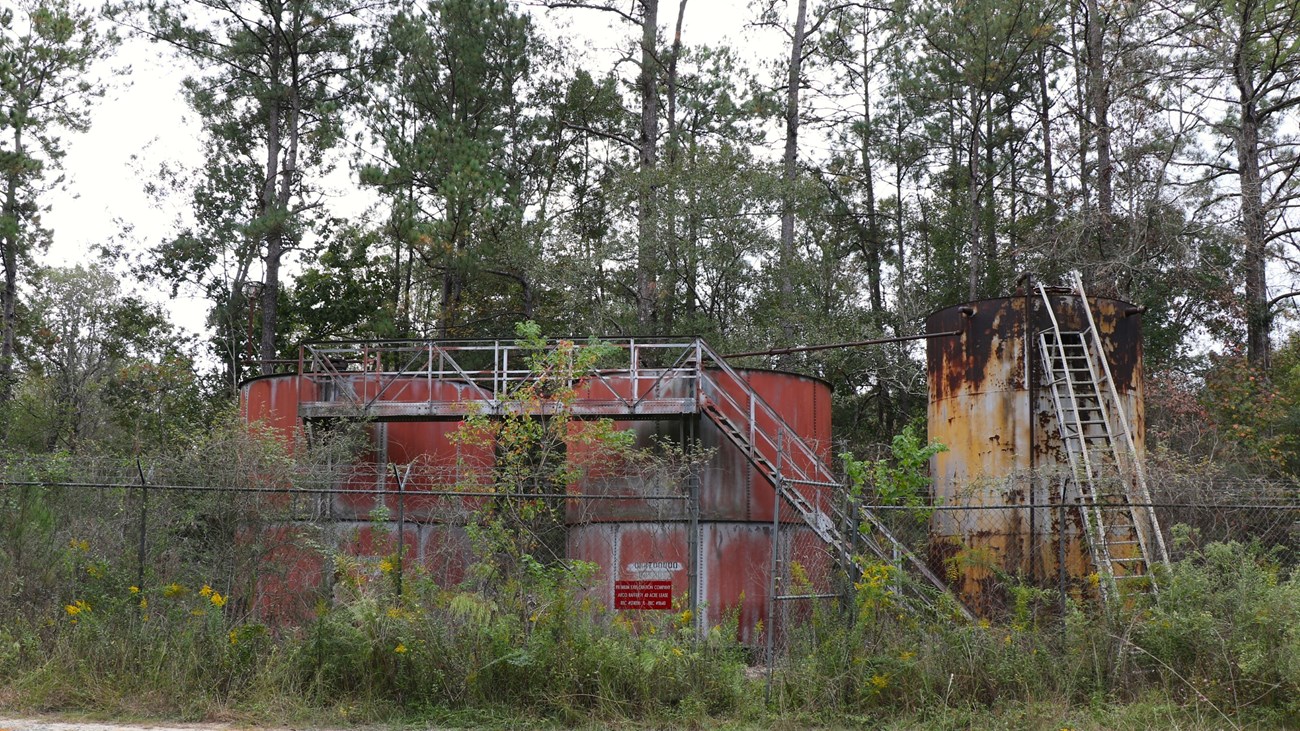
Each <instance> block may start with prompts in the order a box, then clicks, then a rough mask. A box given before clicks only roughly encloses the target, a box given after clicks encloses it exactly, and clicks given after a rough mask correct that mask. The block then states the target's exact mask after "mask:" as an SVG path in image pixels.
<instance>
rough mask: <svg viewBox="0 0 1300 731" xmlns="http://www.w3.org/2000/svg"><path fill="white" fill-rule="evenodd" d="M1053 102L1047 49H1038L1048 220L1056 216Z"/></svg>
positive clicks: (1044, 180) (1039, 116) (1039, 117)
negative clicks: (1048, 87)
mask: <svg viewBox="0 0 1300 731" xmlns="http://www.w3.org/2000/svg"><path fill="white" fill-rule="evenodd" d="M1051 112H1052V102H1051V98H1050V97H1048V95H1047V51H1045V50H1043V49H1039V51H1038V126H1039V129H1041V130H1042V134H1043V191H1044V194H1045V195H1046V196H1047V206H1048V212H1049V215H1048V220H1049V221H1050V220H1055V218H1056V176H1055V174H1054V173H1053V172H1052V116H1051Z"/></svg>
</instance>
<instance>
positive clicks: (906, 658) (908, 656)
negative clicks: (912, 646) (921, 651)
mask: <svg viewBox="0 0 1300 731" xmlns="http://www.w3.org/2000/svg"><path fill="white" fill-rule="evenodd" d="M915 657H916V653H915V652H912V651H911V650H907V651H906V652H904V653H903V654H901V655H899V656H898V659H899V660H902V661H903V662H908V661H910V660H912V659H913V658H915Z"/></svg>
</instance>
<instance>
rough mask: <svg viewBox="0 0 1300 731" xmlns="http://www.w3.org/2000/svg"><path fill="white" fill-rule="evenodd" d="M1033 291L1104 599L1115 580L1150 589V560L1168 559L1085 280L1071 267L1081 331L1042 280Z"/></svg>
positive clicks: (1048, 378)
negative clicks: (1070, 325) (1064, 319)
mask: <svg viewBox="0 0 1300 731" xmlns="http://www.w3.org/2000/svg"><path fill="white" fill-rule="evenodd" d="M1038 294H1039V297H1040V298H1041V300H1042V305H1043V308H1044V310H1045V311H1046V312H1047V315H1048V318H1049V320H1050V323H1051V326H1050V327H1048V328H1047V329H1045V330H1042V331H1040V332H1039V333H1038V352H1039V354H1040V356H1041V358H1042V365H1043V374H1044V383H1045V384H1046V385H1047V386H1048V388H1049V390H1050V391H1051V395H1052V404H1053V406H1054V407H1055V411H1056V420H1057V424H1058V427H1059V428H1060V433H1061V441H1062V443H1063V445H1064V448H1065V451H1066V454H1067V456H1068V458H1069V463H1070V472H1071V480H1072V482H1073V483H1074V485H1075V486H1076V487H1077V489H1078V494H1079V504H1080V510H1081V512H1082V513H1083V520H1084V529H1085V532H1086V538H1087V545H1088V550H1089V553H1090V555H1091V558H1092V564H1093V567H1094V570H1095V571H1096V572H1097V576H1098V588H1099V590H1100V592H1101V596H1102V599H1103V601H1112V600H1115V599H1118V598H1119V597H1120V596H1121V585H1122V584H1125V583H1128V582H1135V581H1138V582H1143V583H1145V584H1147V585H1149V587H1150V588H1151V589H1152V590H1154V589H1155V588H1156V586H1155V580H1154V577H1153V576H1152V571H1151V569H1152V566H1153V565H1154V564H1155V563H1164V564H1167V563H1168V562H1169V557H1168V552H1167V551H1166V549H1165V544H1164V537H1163V536H1162V535H1161V533H1160V525H1159V523H1158V522H1157V520H1156V514H1155V511H1154V510H1153V509H1152V507H1151V498H1150V493H1149V492H1148V490H1147V485H1146V476H1145V474H1144V473H1143V469H1142V463H1141V461H1140V459H1139V456H1138V454H1137V447H1136V444H1135V442H1134V440H1133V430H1132V427H1131V426H1130V424H1129V419H1128V414H1127V412H1126V410H1125V409H1124V405H1123V403H1122V402H1121V401H1120V398H1119V392H1118V390H1117V389H1116V387H1115V383H1114V378H1113V376H1112V374H1111V369H1110V364H1109V362H1108V361H1107V360H1106V357H1105V350H1104V348H1103V344H1102V340H1101V337H1100V335H1099V333H1098V332H1097V324H1096V322H1095V321H1094V319H1093V315H1092V308H1091V306H1090V305H1089V304H1088V298H1087V293H1086V292H1085V291H1084V287H1083V279H1082V277H1081V276H1080V275H1079V273H1078V272H1072V273H1071V292H1070V294H1071V295H1072V296H1074V297H1077V298H1078V301H1079V302H1080V303H1081V307H1082V310H1083V313H1084V323H1083V329H1081V330H1063V329H1062V327H1061V323H1060V319H1059V318H1058V317H1057V313H1056V310H1055V309H1054V308H1053V305H1052V299H1051V296H1050V295H1049V294H1048V291H1047V288H1046V287H1044V286H1043V284H1042V283H1041V282H1039V283H1038Z"/></svg>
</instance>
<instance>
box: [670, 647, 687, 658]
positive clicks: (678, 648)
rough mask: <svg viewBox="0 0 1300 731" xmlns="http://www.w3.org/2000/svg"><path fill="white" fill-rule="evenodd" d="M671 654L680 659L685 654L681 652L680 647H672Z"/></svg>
mask: <svg viewBox="0 0 1300 731" xmlns="http://www.w3.org/2000/svg"><path fill="white" fill-rule="evenodd" d="M673 654H674V655H676V656H677V657H681V656H682V655H685V654H686V653H684V652H682V648H680V647H674V648H673Z"/></svg>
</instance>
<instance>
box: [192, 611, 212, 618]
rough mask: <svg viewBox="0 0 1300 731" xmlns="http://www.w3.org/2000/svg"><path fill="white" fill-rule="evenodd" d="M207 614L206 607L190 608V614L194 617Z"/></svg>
mask: <svg viewBox="0 0 1300 731" xmlns="http://www.w3.org/2000/svg"><path fill="white" fill-rule="evenodd" d="M207 614H208V612H207V610H204V609H191V610H190V616H193V617H205V616H207Z"/></svg>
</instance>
